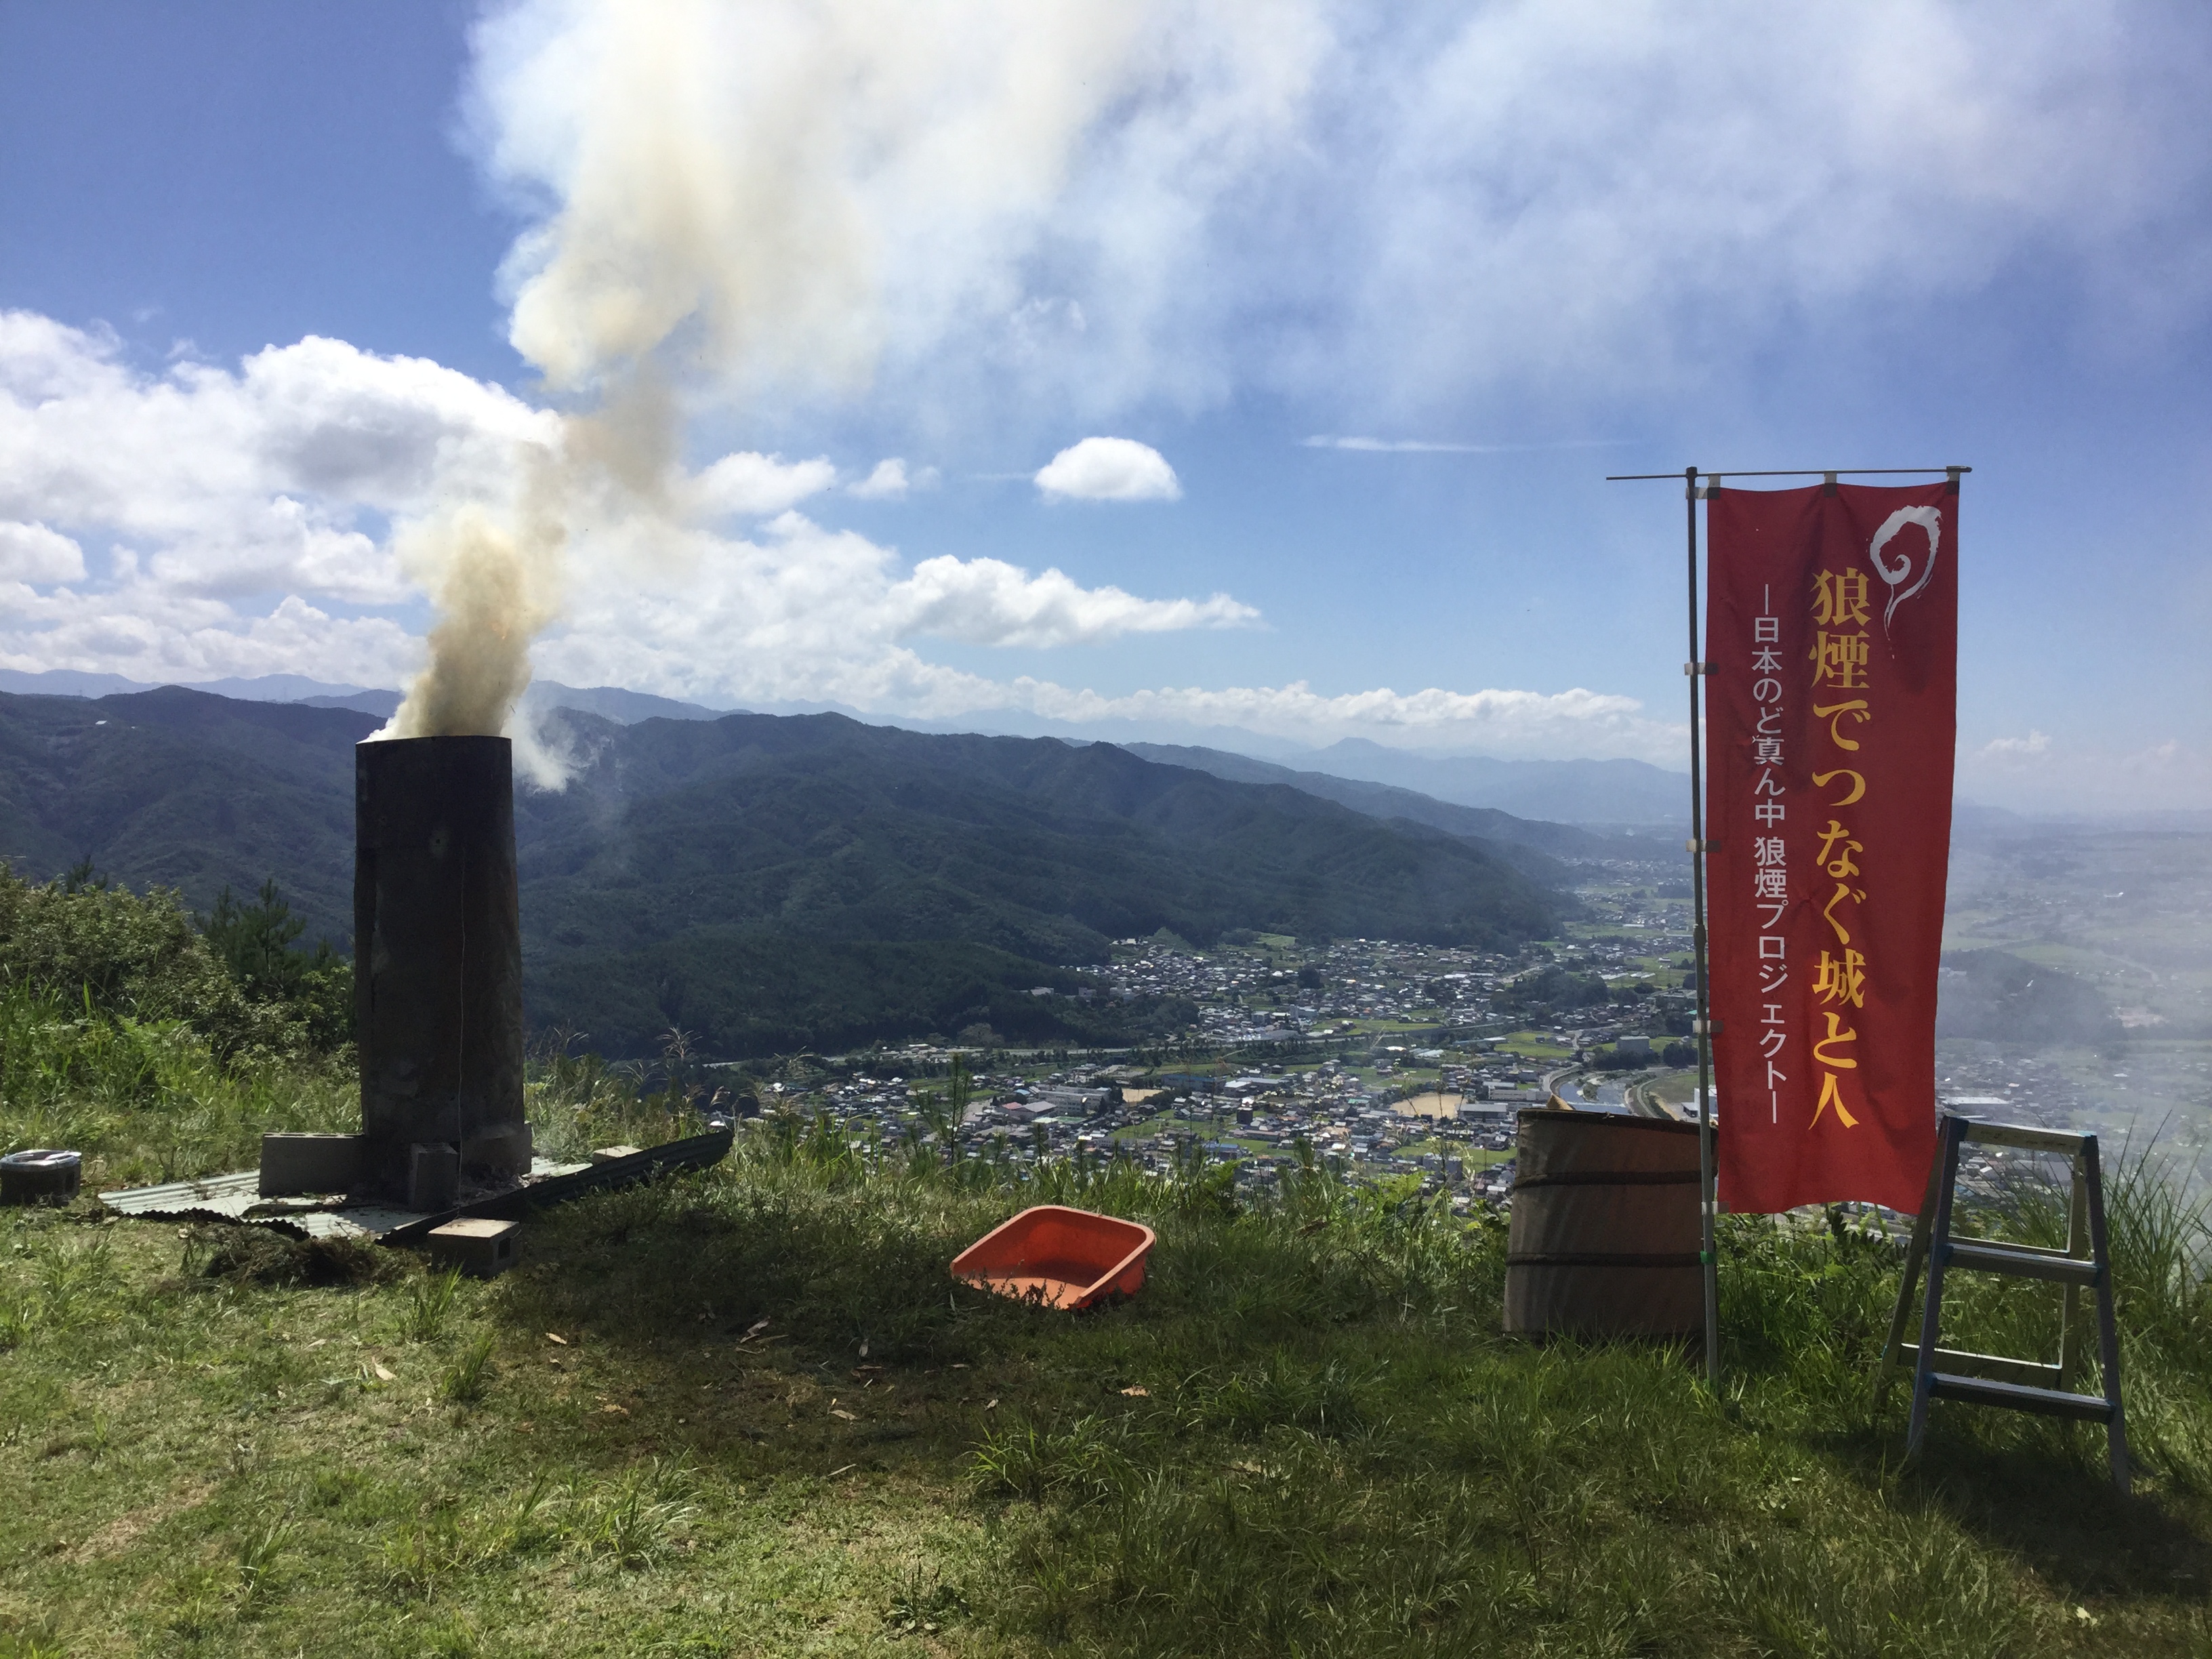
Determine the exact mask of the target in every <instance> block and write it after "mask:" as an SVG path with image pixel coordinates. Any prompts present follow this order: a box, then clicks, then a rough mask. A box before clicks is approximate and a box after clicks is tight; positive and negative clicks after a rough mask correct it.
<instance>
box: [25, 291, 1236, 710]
mask: <svg viewBox="0 0 2212 1659" xmlns="http://www.w3.org/2000/svg"><path fill="white" fill-rule="evenodd" d="M562 441H563V439H562V430H561V428H560V427H559V425H558V423H557V422H556V421H554V420H553V418H552V417H550V416H546V415H544V414H542V413H540V412H539V411H536V410H531V409H530V408H528V407H527V406H526V405H525V404H521V403H520V401H519V400H517V399H515V398H512V397H510V396H509V395H508V394H507V393H506V392H502V391H501V390H499V389H498V388H497V387H495V386H483V385H480V384H479V383H477V382H476V381H473V380H470V379H468V378H467V377H466V376H465V375H461V374H455V373H454V372H453V371H452V370H449V369H446V368H441V367H439V366H438V365H436V364H435V363H427V362H421V361H419V360H414V359H404V358H400V359H392V358H379V357H374V356H370V355H369V354H368V353H365V352H361V351H357V350H356V349H354V348H352V347H350V346H348V345H345V344H343V343H342V342H337V341H331V340H314V339H311V340H307V341H302V342H301V343H300V344H299V345H297V346H292V347H285V348H272V349H269V350H265V351H263V352H259V353H257V354H255V355H254V356H252V357H249V358H247V359H246V361H245V362H244V363H243V364H241V365H240V368H239V370H238V371H237V372H236V373H229V372H226V371H224V370H222V369H219V368H212V367H210V366H207V365H204V364H197V363H182V364H179V365H176V366H173V367H172V368H169V369H168V370H167V372H166V373H164V374H144V373H141V372H139V371H137V370H135V369H133V368H131V366H130V365H129V364H127V363H126V362H125V361H124V359H123V357H122V356H121V353H120V351H119V349H118V347H117V345H116V343H114V342H113V341H112V339H110V338H107V337H104V336H101V335H99V334H94V333H89V332H86V331H76V330H70V329H67V328H64V327H62V326H61V325H58V324H55V323H53V322H52V321H51V320H50V319H45V318H41V317H35V316H32V315H29V314H27V313H6V314H0V596H4V604H3V605H0V665H5V666H8V667H12V668H21V669H27V670H37V669H41V668H75V669H84V670H94V671H100V670H104V671H112V672H117V673H123V674H127V675H129V676H131V678H138V679H151V680H182V681H186V682H190V681H194V680H205V679H212V678H224V677H227V676H231V675H238V676H252V675H255V674H263V673H273V672H280V671H284V672H296V673H305V674H310V675H313V676H314V677H316V678H324V679H344V680H351V681H355V682H356V683H359V684H372V685H379V684H380V685H393V684H399V683H400V682H401V681H402V680H403V679H404V678H407V677H408V676H410V675H411V674H412V673H414V672H415V671H416V670H417V669H419V668H420V666H421V665H422V641H421V640H420V638H419V637H418V636H417V635H416V631H415V629H416V627H418V626H419V625H420V621H421V618H422V611H421V601H422V592H421V589H420V587H419V586H417V582H418V580H422V579H423V578H424V577H425V574H426V572H427V570H428V567H426V566H424V565H422V562H421V561H420V559H419V558H416V559H413V560H411V562H410V558H406V557H403V556H402V554H404V553H407V552H408V551H409V550H410V549H411V548H412V547H413V546H414V544H416V542H417V541H419V540H421V539H422V538H426V537H428V538H433V539H435V537H436V535H437V534H438V533H439V532H440V529H441V526H444V525H445V522H446V513H447V505H446V504H447V502H449V501H452V500H455V499H459V500H477V501H489V502H492V503H495V504H497V503H502V502H504V503H509V504H512V503H513V502H515V501H520V500H521V499H522V498H523V497H524V495H526V491H527V489H528V488H529V486H528V483H527V482H526V478H527V475H528V474H529V473H530V471H531V465H530V463H531V459H532V457H537V456H542V455H543V454H544V453H546V452H547V451H549V450H550V448H551V447H553V446H556V445H557V444H559V443H561V442H562ZM1131 447H1133V448H1141V447H1140V446H1131ZM1143 453H1145V454H1147V455H1149V454H1150V453H1151V452H1149V451H1144V452H1143ZM1159 465H1161V466H1162V467H1163V468H1164V465H1165V464H1164V462H1163V463H1160V464H1159ZM836 476H837V469H836V465H834V464H833V463H832V462H831V461H830V460H829V458H827V457H816V458H813V459H806V460H799V461H786V460H784V459H781V457H778V456H775V455H766V454H761V453H754V452H741V453H736V454H732V455H726V456H724V457H722V458H721V459H720V460H718V461H716V462H714V464H713V465H710V466H708V467H707V468H705V469H704V470H702V471H701V472H700V473H699V474H698V475H697V476H696V477H694V478H692V479H690V481H689V482H688V483H684V484H683V485H681V486H680V487H679V488H678V489H675V490H673V491H671V492H670V499H669V501H668V502H666V503H665V505H666V506H668V507H677V508H681V509H684V511H685V512H686V513H688V516H687V517H678V518H671V517H668V516H665V514H664V513H662V512H659V511H657V510H654V509H653V507H652V504H651V503H650V502H649V501H643V500H629V501H616V500H615V499H613V498H612V497H609V498H607V499H604V500H600V499H592V498H577V499H574V500H571V501H568V504H567V508H566V510H567V511H568V513H569V514H570V515H571V520H570V521H571V524H572V527H573V528H574V531H575V532H577V533H578V534H579V535H580V538H583V539H584V540H585V541H586V544H588V545H589V547H590V548H591V550H592V552H591V556H589V557H584V558H579V559H576V560H574V561H573V562H572V565H571V568H570V570H569V572H568V583H569V592H568V606H567V610H566V612H565V619H564V620H563V621H562V622H561V623H556V627H555V630H554V632H553V634H552V635H550V637H549V638H548V639H547V640H546V641H544V642H543V644H542V646H541V648H540V651H539V653H538V654H539V659H540V661H541V663H548V664H550V665H552V666H551V670H550V671H552V672H554V673H555V674H556V677H557V678H572V679H573V680H574V681H575V682H576V683H580V684H634V685H637V686H639V687H640V688H641V689H651V688H656V687H663V686H671V685H673V686H675V687H677V688H678V689H679V690H694V691H697V692H702V693H714V694H715V695H720V696H731V695H742V696H763V695H767V696H807V697H811V698H821V697H834V698H842V699H844V700H847V701H856V702H862V703H864V704H865V705H866V706H868V707H871V708H884V710H885V711H886V712H897V711H900V710H902V709H906V708H909V706H911V704H912V701H913V699H915V698H917V697H918V698H922V699H924V700H926V701H930V705H931V706H933V707H934V706H937V705H938V704H939V703H941V702H943V700H944V699H945V697H947V696H954V697H955V700H956V701H957V697H959V696H969V697H981V698H982V699H984V704H985V705H988V706H996V702H995V701H994V700H1002V699H1003V697H1004V696H1006V692H1005V691H1004V690H1003V689H1002V688H997V687H995V685H994V683H993V682H991V681H988V680H985V679H980V678H974V679H973V684H972V685H970V684H969V679H970V678H973V677H969V678H963V677H960V676H957V675H954V676H951V677H950V678H948V677H947V676H946V674H945V672H943V671H939V670H938V669H936V668H934V667H933V666H932V665H928V664H927V663H925V662H923V661H922V660H921V659H919V658H918V657H916V656H915V655H914V654H913V651H912V648H911V645H910V644H909V642H910V641H923V640H930V639H938V640H948V641H957V642H959V643H961V644H963V645H969V646H986V647H1024V648H1029V649H1040V648H1051V647H1060V646H1067V645H1076V644H1085V643H1097V642H1102V641H1111V640H1114V639H1116V638H1120V637H1123V636H1125V635H1133V634H1158V633H1162V632H1168V631H1175V630H1182V629H1206V628H1223V627H1234V626H1239V625H1243V624H1248V623H1253V622H1255V621H1256V620H1257V619H1258V613H1257V612H1256V611H1253V610H1252V609H1251V608H1250V607H1249V605H1243V604H1242V603H1240V602H1238V601H1237V600H1236V599H1233V598H1231V597H1230V596H1229V595H1227V594H1221V593H1217V594H1213V595H1212V596H1210V597H1206V598H1170V599H1147V598H1144V597H1140V596H1139V595H1136V594H1133V593H1129V592H1124V591H1123V590H1122V589H1121V588H1119V587H1115V586H1097V587H1086V586H1083V585H1082V584H1080V583H1079V582H1077V581H1075V580H1073V578H1071V577H1069V576H1068V575H1067V574H1066V573H1064V572H1062V571H1060V570H1057V569H1047V570H1044V571H1042V572H1041V573H1035V572H1031V571H1029V570H1025V569H1023V568H1020V567H1018V566H1017V565H1014V564H1012V563H1009V562H1005V561H1003V560H998V559H967V560H963V559H960V558H956V557H952V556H939V557H934V558H929V559H925V560H923V561H921V562H920V563H919V564H917V565H915V567H914V568H912V569H910V570H908V569H907V568H904V567H903V565H902V561H901V560H900V558H899V556H898V555H897V554H896V551H895V550H892V549H890V548H887V547H884V546H881V545H879V544H876V543H874V542H872V541H870V540H868V539H867V538H865V537H861V536H859V535H855V534H852V533H850V532H837V531H832V530H827V529H824V528H823V527H822V526H818V525H817V524H815V523H813V522H812V521H811V520H808V519H806V518H805V517H804V516H802V515H801V514H800V513H798V512H797V511H795V510H794V503H796V502H798V501H804V500H805V499H807V498H808V497H810V496H813V495H818V494H821V493H823V492H824V491H827V490H829V489H831V488H832V487H833V486H834V485H835V483H836ZM933 477H934V475H933V473H931V472H930V471H927V469H924V470H922V471H920V472H918V473H915V474H908V471H907V470H906V467H905V465H904V463H903V462H902V461H901V460H899V459H896V458H894V459H890V460H886V461H884V462H882V463H880V464H878V465H877V466H876V467H875V468H874V470H873V471H872V472H870V473H869V474H868V475H867V476H866V477H865V478H863V479H862V480H860V483H859V485H858V486H856V487H857V488H858V489H860V491H861V492H862V493H864V494H865V493H873V494H877V495H881V494H883V493H884V492H885V491H886V490H887V489H888V488H889V486H890V484H891V483H894V482H904V483H907V484H908V486H909V487H911V486H914V485H916V484H926V483H929V482H933ZM733 516H734V517H746V518H752V519H765V520H767V522H766V523H765V524H764V525H763V526H762V527H761V528H759V529H758V530H757V531H755V532H753V533H752V534H751V535H750V536H745V537H733V536H729V535H725V534H722V533H719V532H717V531H716V530H715V529H714V527H713V521H714V520H719V519H722V518H727V517H733ZM72 531H74V532H77V533H78V534H79V535H89V534H91V533H94V532H97V533H98V534H99V535H100V536H101V537H102V538H105V539H106V540H107V541H108V542H110V543H112V549H111V550H110V552H109V553H108V555H107V556H106V561H105V568H104V569H89V568H88V561H87V560H86V559H85V557H84V556H83V554H82V550H81V547H80V544H79V542H78V540H77V539H76V538H75V537H73V536H72V535H71V534H70V532H72ZM64 583H67V584H76V585H77V586H58V584H64ZM349 612H350V613H353V614H349ZM393 613H396V614H393ZM958 686H969V690H965V691H958V692H957V693H956V692H955V691H953V690H951V688H955V687H958ZM975 706H984V705H975Z"/></svg>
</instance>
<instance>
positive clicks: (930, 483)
mask: <svg viewBox="0 0 2212 1659" xmlns="http://www.w3.org/2000/svg"><path fill="white" fill-rule="evenodd" d="M936 483H937V469H936V468H935V467H933V466H925V467H923V468H921V470H920V471H917V472H915V473H913V474H912V475H909V474H908V471H907V470H906V463H905V462H904V461H902V460H901V459H899V458H898V457H897V456H896V455H893V456H891V457H890V458H889V459H884V460H880V461H878V462H877V463H876V465H875V470H874V471H872V472H870V473H869V474H868V476H867V477H865V478H861V479H860V480H858V481H857V482H855V483H849V484H847V485H846V486H845V493H846V494H847V495H857V496H859V497H860V499H861V500H862V501H903V500H905V499H906V494H907V492H908V490H909V489H933V488H934V487H935V486H936Z"/></svg>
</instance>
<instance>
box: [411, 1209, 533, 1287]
mask: <svg viewBox="0 0 2212 1659" xmlns="http://www.w3.org/2000/svg"><path fill="white" fill-rule="evenodd" d="M521 1233H522V1224H521V1223H520V1221H480V1220H475V1219H470V1220H463V1221H448V1222H447V1224H446V1225H444V1226H442V1227H433V1228H432V1229H431V1230H430V1235H429V1250H430V1260H431V1261H435V1262H438V1263H439V1264H441V1266H444V1267H459V1269H460V1270H461V1271H462V1272H463V1273H466V1274H468V1275H469V1277H470V1278H471V1279H489V1278H490V1277H492V1275H493V1274H495V1273H505V1272H506V1271H507V1269H508V1268H509V1267H513V1265H514V1246H515V1243H516V1241H517V1239H518V1238H520V1236H521Z"/></svg>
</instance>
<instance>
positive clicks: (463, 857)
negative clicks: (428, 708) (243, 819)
mask: <svg viewBox="0 0 2212 1659" xmlns="http://www.w3.org/2000/svg"><path fill="white" fill-rule="evenodd" d="M354 811H355V824H356V850H355V854H354V857H355V863H354V889H353V904H354V995H355V1012H356V1017H357V1027H358V1038H359V1047H360V1054H361V1118H362V1137H361V1141H360V1162H359V1165H358V1188H359V1189H360V1190H361V1191H362V1192H364V1193H373V1194H380V1195H382V1196H385V1197H387V1198H389V1199H392V1200H397V1201H398V1202H401V1203H404V1205H405V1206H406V1207H407V1208H409V1209H410V1210H418V1211H435V1210H441V1209H447V1208H450V1207H451V1206H453V1204H454V1203H455V1202H456V1201H457V1200H458V1199H459V1196H460V1193H461V1189H462V1188H463V1187H464V1186H467V1187H469V1188H483V1187H495V1186H507V1185H511V1184H512V1183H513V1182H515V1181H517V1180H520V1178H521V1177H522V1176H525V1175H526V1174H527V1173H528V1172H529V1170H530V1128H529V1126H528V1124H527V1123H526V1121H525V1120H524V1116H523V1094H522V1081H523V1033H522V928H521V915H520V904H519V901H518V897H517V894H516V884H515V867H514V773H513V750H512V747H511V745H510V744H508V742H507V739H506V738H386V739H385V740H383V741H380V742H368V743H362V744H356V745H355V747H354Z"/></svg>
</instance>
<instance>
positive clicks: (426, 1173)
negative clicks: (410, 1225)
mask: <svg viewBox="0 0 2212 1659" xmlns="http://www.w3.org/2000/svg"><path fill="white" fill-rule="evenodd" d="M460 1201H461V1155H460V1153H459V1152H457V1151H455V1150H454V1149H453V1146H451V1145H450V1144H448V1143H447V1142H445V1141H442V1140H435V1141H420V1140H418V1141H416V1143H415V1144H414V1145H412V1146H410V1147H408V1149H407V1207H408V1208H409V1209H410V1210H412V1211H414V1212H416V1214H418V1215H429V1214H435V1213H436V1212H438V1211H440V1210H450V1209H452V1208H453V1206H454V1205H456V1204H458V1203H459V1202H460Z"/></svg>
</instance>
